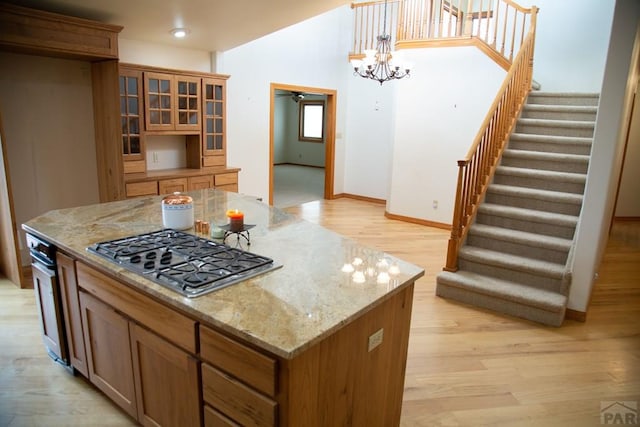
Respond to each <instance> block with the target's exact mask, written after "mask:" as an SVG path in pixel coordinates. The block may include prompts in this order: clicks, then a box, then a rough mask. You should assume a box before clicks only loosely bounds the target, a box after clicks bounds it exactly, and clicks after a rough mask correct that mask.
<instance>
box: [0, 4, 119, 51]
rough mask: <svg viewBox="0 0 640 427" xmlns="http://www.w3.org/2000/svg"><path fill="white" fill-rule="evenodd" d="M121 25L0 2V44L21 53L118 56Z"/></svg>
mask: <svg viewBox="0 0 640 427" xmlns="http://www.w3.org/2000/svg"><path fill="white" fill-rule="evenodd" d="M120 31H122V27H121V26H118V25H109V24H102V23H99V22H95V21H90V20H87V19H81V18H74V17H70V16H64V15H59V14H57V13H50V12H43V11H39V10H34V9H27V8H23V7H20V6H14V5H9V4H6V3H0V46H1V47H2V48H4V49H7V50H13V51H17V52H22V53H29V54H36V55H45V56H57V57H68V58H74V59H84V60H89V61H97V60H103V59H118V33H120Z"/></svg>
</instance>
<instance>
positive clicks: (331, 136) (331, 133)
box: [269, 83, 337, 205]
mask: <svg viewBox="0 0 640 427" xmlns="http://www.w3.org/2000/svg"><path fill="white" fill-rule="evenodd" d="M270 90H271V107H270V110H269V111H270V118H269V204H270V205H273V151H274V143H275V142H274V120H275V99H276V91H277V90H284V91H292V92H303V93H313V94H317V95H325V96H326V98H327V101H326V107H325V119H326V125H325V126H326V129H325V140H324V150H325V151H324V198H325V199H327V200H331V199H333V176H334V163H335V158H334V157H335V144H336V96H337V91H336V90H334V89H323V88H317V87H309V86H295V85H289V84H283V83H271V89H270Z"/></svg>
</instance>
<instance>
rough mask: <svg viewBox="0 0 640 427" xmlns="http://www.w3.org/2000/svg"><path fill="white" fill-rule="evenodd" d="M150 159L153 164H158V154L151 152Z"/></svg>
mask: <svg viewBox="0 0 640 427" xmlns="http://www.w3.org/2000/svg"><path fill="white" fill-rule="evenodd" d="M152 158H153V163H158V153H157V152H155V151H154V152H153V156H152Z"/></svg>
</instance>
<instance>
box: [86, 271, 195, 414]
mask: <svg viewBox="0 0 640 427" xmlns="http://www.w3.org/2000/svg"><path fill="white" fill-rule="evenodd" d="M78 285H79V286H80V288H81V290H80V293H79V295H80V307H81V311H82V319H83V329H84V330H83V332H84V339H85V342H86V343H87V359H88V366H89V380H90V381H91V382H92V383H93V384H95V385H96V387H98V388H99V389H100V390H102V391H103V392H104V393H105V394H106V395H107V396H109V398H111V399H112V400H113V401H114V402H115V403H116V404H118V405H119V406H120V407H122V408H123V409H124V410H125V411H126V412H127V413H128V414H129V415H131V416H132V417H133V418H135V419H137V420H138V421H139V422H140V423H141V424H142V425H145V426H175V425H180V426H200V425H201V418H202V415H201V407H200V396H199V393H200V362H199V361H198V359H197V358H196V357H195V356H194V353H195V351H196V339H195V322H194V321H193V320H191V319H188V318H186V317H185V316H183V315H181V314H179V313H177V312H175V311H173V310H171V309H170V308H168V307H165V306H163V305H161V304H159V303H157V302H155V301H153V300H151V299H150V298H148V297H146V296H144V295H142V294H140V293H138V292H136V291H134V290H132V289H128V288H127V287H126V286H125V285H122V284H120V283H117V282H116V281H114V280H113V279H111V278H109V277H107V276H104V275H103V274H102V273H100V272H98V271H96V270H94V269H93V268H91V267H88V266H86V265H84V264H82V263H78ZM111 304H113V305H111ZM147 328H151V329H152V330H153V331H154V332H152V331H151V330H149V329H147ZM160 335H162V336H160ZM169 340H171V341H169Z"/></svg>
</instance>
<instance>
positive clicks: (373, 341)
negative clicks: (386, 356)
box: [369, 328, 384, 351]
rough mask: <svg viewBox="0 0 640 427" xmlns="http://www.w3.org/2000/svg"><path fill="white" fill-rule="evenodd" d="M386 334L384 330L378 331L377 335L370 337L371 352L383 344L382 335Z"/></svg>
mask: <svg viewBox="0 0 640 427" xmlns="http://www.w3.org/2000/svg"><path fill="white" fill-rule="evenodd" d="M383 334H384V328H380V329H378V330H377V331H376V332H375V333H373V334H371V336H370V337H369V351H371V350H373V349H374V348H376V347H377V346H379V345H380V344H382V335H383Z"/></svg>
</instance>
